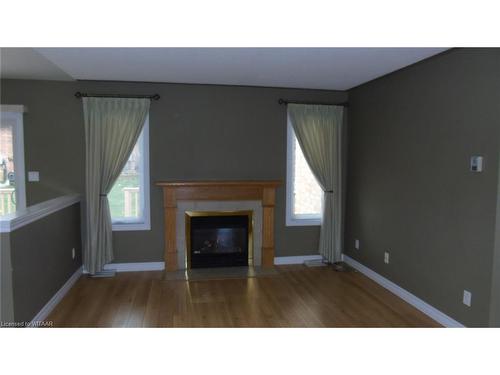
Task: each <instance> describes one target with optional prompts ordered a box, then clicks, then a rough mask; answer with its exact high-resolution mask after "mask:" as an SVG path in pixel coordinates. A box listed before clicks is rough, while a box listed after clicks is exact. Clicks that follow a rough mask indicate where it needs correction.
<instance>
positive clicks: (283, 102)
mask: <svg viewBox="0 0 500 375" xmlns="http://www.w3.org/2000/svg"><path fill="white" fill-rule="evenodd" d="M278 103H279V104H280V105H287V104H310V105H338V106H341V107H349V103H348V102H341V103H325V102H312V101H296V100H286V99H282V98H280V99H279V100H278Z"/></svg>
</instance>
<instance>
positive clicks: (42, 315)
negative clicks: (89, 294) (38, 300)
mask: <svg viewBox="0 0 500 375" xmlns="http://www.w3.org/2000/svg"><path fill="white" fill-rule="evenodd" d="M82 270H83V267H80V268H78V269H77V270H76V272H75V273H74V274H73V275H71V277H70V278H69V279H68V280H67V281H66V282H65V283H64V285H63V286H62V287H61V289H59V290H58V291H57V292H56V294H54V295H53V296H52V298H51V299H50V300H49V302H47V303H46V304H45V306H43V307H42V309H41V310H40V311H39V312H38V314H36V315H35V317H34V318H33V319H32V320H31V322H30V325H32V326H35V327H36V324H33V323H35V322H41V321H44V320H45V319H46V318H47V317H48V316H49V314H50V313H51V312H52V310H54V307H56V306H57V304H58V303H59V302H61V300H62V299H63V297H64V296H65V295H66V294H67V293H68V292H69V291H70V289H71V288H72V287H73V285H75V283H76V282H77V281H78V279H79V278H80V276H81V275H82Z"/></svg>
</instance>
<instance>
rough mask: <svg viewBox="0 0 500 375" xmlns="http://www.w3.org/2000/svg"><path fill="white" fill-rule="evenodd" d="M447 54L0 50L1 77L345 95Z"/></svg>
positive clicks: (425, 50)
mask: <svg viewBox="0 0 500 375" xmlns="http://www.w3.org/2000/svg"><path fill="white" fill-rule="evenodd" d="M444 50H446V49H445V48H35V49H31V48H18V49H16V48H2V49H1V52H2V53H1V66H0V67H1V77H2V78H18V79H49V80H71V79H75V80H111V81H147V82H175V83H204V84H222V85H248V86H272V87H293V88H311V89H331V90H347V89H350V88H352V87H354V86H357V85H360V84H362V83H365V82H367V81H370V80H372V79H374V78H377V77H380V76H382V75H384V74H387V73H390V72H393V71H395V70H398V69H400V68H403V67H405V66H408V65H410V64H413V63H415V62H417V61H420V60H423V59H425V58H428V57H430V56H433V55H435V54H438V53H440V52H442V51H444Z"/></svg>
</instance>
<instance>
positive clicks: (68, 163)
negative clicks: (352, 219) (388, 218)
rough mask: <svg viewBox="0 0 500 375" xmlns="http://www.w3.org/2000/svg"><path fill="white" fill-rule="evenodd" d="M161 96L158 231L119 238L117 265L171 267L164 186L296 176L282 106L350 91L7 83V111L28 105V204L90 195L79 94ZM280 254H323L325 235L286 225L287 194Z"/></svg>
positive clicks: (153, 160)
mask: <svg viewBox="0 0 500 375" xmlns="http://www.w3.org/2000/svg"><path fill="white" fill-rule="evenodd" d="M77 90H79V91H88V92H103V93H122V94H127V93H130V94H132V93H142V94H144V93H159V94H160V95H161V97H162V98H161V100H160V101H158V102H153V103H152V106H151V111H150V154H151V155H150V164H151V165H150V167H151V220H152V230H151V231H139V232H115V234H114V245H115V261H116V262H146V261H161V260H163V215H162V197H161V192H160V189H159V188H157V187H155V186H154V182H155V181H159V180H203V179H223V180H224V179H226V180H231V179H249V180H252V179H279V180H282V181H283V183H284V182H285V177H286V108H285V107H284V106H280V105H278V104H277V100H278V98H280V97H285V98H290V99H300V100H317V101H344V100H346V99H347V94H346V93H344V92H334V91H322V90H292V89H274V88H255V87H231V86H210V85H181V84H154V83H116V82H114V83H113V82H49V81H22V80H3V81H2V89H1V95H2V97H1V102H2V104H24V105H26V106H28V110H29V112H28V114H27V115H26V116H25V145H26V170H28V171H29V170H38V171H40V177H41V182H39V183H27V184H28V186H27V196H28V203H29V204H34V203H37V202H41V201H43V200H46V199H49V198H54V197H56V196H59V195H61V194H65V193H68V192H78V193H83V190H84V133H83V114H82V108H81V107H82V105H81V101H80V100H77V99H75V97H74V93H75V91H77ZM276 204H277V207H276V228H275V230H276V255H278V256H287V255H306V254H315V253H317V245H318V239H319V228H318V227H286V226H285V186H284V185H283V186H282V187H281V188H280V189H279V190H278V194H277V203H276Z"/></svg>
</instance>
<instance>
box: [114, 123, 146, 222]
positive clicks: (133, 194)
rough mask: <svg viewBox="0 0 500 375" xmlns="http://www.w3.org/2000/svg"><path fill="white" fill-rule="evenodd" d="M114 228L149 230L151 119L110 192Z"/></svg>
mask: <svg viewBox="0 0 500 375" xmlns="http://www.w3.org/2000/svg"><path fill="white" fill-rule="evenodd" d="M108 201H109V208H110V211H111V220H112V222H113V230H115V231H122V230H150V229H151V221H150V215H149V119H146V122H145V124H144V128H143V129H142V132H141V135H140V136H139V139H138V140H137V143H136V145H135V147H134V149H133V150H132V153H131V154H130V157H129V159H128V161H127V164H125V167H124V168H123V170H122V173H121V174H120V177H118V179H117V180H116V182H115V184H114V185H113V188H112V189H111V191H110V192H109V194H108Z"/></svg>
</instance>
